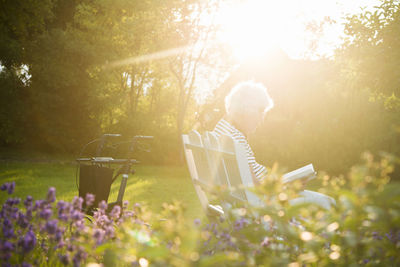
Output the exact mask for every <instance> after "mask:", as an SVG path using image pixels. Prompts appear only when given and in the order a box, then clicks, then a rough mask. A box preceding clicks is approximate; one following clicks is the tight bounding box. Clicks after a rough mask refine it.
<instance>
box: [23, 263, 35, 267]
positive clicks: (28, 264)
mask: <svg viewBox="0 0 400 267" xmlns="http://www.w3.org/2000/svg"><path fill="white" fill-rule="evenodd" d="M21 267H32V265H31V264H30V263H26V262H23V263H22V265H21Z"/></svg>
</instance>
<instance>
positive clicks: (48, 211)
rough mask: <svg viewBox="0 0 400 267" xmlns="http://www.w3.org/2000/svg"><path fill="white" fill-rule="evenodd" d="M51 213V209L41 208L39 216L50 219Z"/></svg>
mask: <svg viewBox="0 0 400 267" xmlns="http://www.w3.org/2000/svg"><path fill="white" fill-rule="evenodd" d="M52 214H53V212H52V211H51V209H49V208H46V209H43V210H42V211H41V212H40V214H39V215H40V217H41V218H43V219H45V220H48V219H50V217H51V215H52Z"/></svg>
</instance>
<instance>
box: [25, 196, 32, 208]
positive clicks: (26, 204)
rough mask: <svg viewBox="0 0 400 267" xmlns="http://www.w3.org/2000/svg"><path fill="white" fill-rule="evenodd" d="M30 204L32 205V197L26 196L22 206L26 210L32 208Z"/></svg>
mask: <svg viewBox="0 0 400 267" xmlns="http://www.w3.org/2000/svg"><path fill="white" fill-rule="evenodd" d="M32 203H33V197H31V196H27V197H26V199H25V201H24V205H25V207H26V208H27V209H30V208H32Z"/></svg>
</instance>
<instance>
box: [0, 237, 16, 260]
mask: <svg viewBox="0 0 400 267" xmlns="http://www.w3.org/2000/svg"><path fill="white" fill-rule="evenodd" d="M13 250H14V244H13V243H11V242H9V241H7V240H6V241H4V242H0V252H2V253H1V254H3V255H1V254H0V259H3V260H6V261H7V260H8V259H9V258H10V257H11V252H12V251H13Z"/></svg>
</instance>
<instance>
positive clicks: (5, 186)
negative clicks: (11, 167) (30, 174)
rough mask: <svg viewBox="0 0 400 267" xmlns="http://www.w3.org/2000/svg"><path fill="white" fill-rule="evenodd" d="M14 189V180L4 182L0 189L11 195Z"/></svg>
mask: <svg viewBox="0 0 400 267" xmlns="http://www.w3.org/2000/svg"><path fill="white" fill-rule="evenodd" d="M14 189H15V182H14V181H13V182H11V183H4V184H2V185H1V187H0V190H1V191H7V193H8V194H9V195H11V194H12V193H13V192H14Z"/></svg>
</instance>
